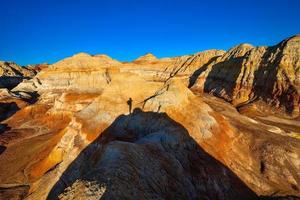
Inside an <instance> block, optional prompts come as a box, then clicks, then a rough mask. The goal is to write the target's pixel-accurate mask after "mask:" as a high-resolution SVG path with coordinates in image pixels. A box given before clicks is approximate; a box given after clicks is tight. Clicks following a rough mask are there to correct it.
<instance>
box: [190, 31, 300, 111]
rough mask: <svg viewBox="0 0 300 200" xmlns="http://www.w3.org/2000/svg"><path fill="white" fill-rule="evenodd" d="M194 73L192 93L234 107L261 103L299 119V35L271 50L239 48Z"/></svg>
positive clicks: (191, 86) (267, 48)
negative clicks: (221, 100) (206, 93)
mask: <svg viewBox="0 0 300 200" xmlns="http://www.w3.org/2000/svg"><path fill="white" fill-rule="evenodd" d="M198 71H200V72H201V73H200V72H199V73H195V74H194V75H192V76H191V80H190V85H189V87H190V88H191V89H192V90H193V91H197V92H208V93H212V94H214V95H216V96H218V97H221V98H223V99H225V100H226V101H229V102H231V103H232V104H233V105H235V106H241V105H245V104H249V103H255V102H257V101H258V102H259V101H263V102H265V103H267V104H269V105H271V106H272V107H276V108H279V109H281V110H282V111H283V112H285V113H288V114H289V115H292V116H299V104H300V98H299V92H300V84H299V80H300V36H294V37H291V38H288V39H286V40H284V41H282V42H281V43H279V44H278V45H275V46H272V47H253V46H251V45H248V44H243V45H239V46H237V47H234V48H232V49H230V50H229V51H228V52H226V53H225V54H224V55H223V56H222V57H219V58H217V59H216V60H215V61H213V62H212V63H209V64H208V65H207V64H205V65H203V66H202V67H200V68H199V69H198ZM195 79H196V80H195Z"/></svg>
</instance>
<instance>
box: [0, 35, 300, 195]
mask: <svg viewBox="0 0 300 200" xmlns="http://www.w3.org/2000/svg"><path fill="white" fill-rule="evenodd" d="M1 66H2V65H1ZM7 66H11V67H9V68H8V67H7ZM5 68H7V69H10V70H11V71H9V70H6V71H5V72H3V75H2V77H3V76H16V71H15V70H17V71H18V72H20V73H19V74H18V73H17V75H18V76H19V77H21V78H22V80H21V81H20V82H19V83H18V84H16V85H11V86H10V87H6V88H3V89H2V90H1V93H0V97H1V98H0V114H1V118H0V120H1V124H0V145H1V146H0V163H1V165H0V172H1V173H0V199H24V198H25V199H76V198H77V199H100V198H103V199H259V198H262V199H284V198H286V199H297V198H299V197H300V187H299V185H300V173H299V172H300V140H299V139H300V123H299V119H300V117H299V106H300V102H299V92H300V82H299V78H300V36H294V37H291V38H288V39H286V40H284V41H283V42H281V43H279V44H278V45H275V46H272V47H253V46H251V45H249V44H242V45H238V46H236V47H234V48H232V49H230V50H229V51H227V52H225V51H222V50H208V51H204V52H200V53H196V54H194V55H187V56H180V57H174V58H162V59H159V58H156V57H155V56H154V55H152V54H146V55H145V56H142V57H140V58H138V59H137V60H135V61H133V62H126V63H125V62H119V61H116V60H114V59H112V58H110V57H108V56H106V55H94V56H92V55H89V54H85V53H80V54H76V55H74V56H72V57H69V58H66V59H64V60H62V61H59V62H57V63H54V64H52V65H49V66H47V65H40V66H35V67H28V68H21V67H16V66H15V65H13V66H12V64H9V65H8V64H7V63H6V64H5ZM13 69H14V70H13ZM35 70H37V71H39V72H38V73H37V74H36V73H35ZM13 72H14V73H13ZM29 72H30V73H29ZM25 77H26V78H25ZM219 97H220V98H219Z"/></svg>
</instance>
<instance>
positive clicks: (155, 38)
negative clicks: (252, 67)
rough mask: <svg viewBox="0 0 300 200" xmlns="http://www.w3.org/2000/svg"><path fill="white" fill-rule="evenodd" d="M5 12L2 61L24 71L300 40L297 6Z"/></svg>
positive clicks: (108, 6)
mask: <svg viewBox="0 0 300 200" xmlns="http://www.w3.org/2000/svg"><path fill="white" fill-rule="evenodd" d="M0 9H1V11H0V27H1V29H0V60H6V61H15V62H17V63H18V64H21V65H26V64H35V63H45V62H47V63H53V62H56V61H58V60H60V59H62V58H65V57H67V56H71V55H73V54H75V53H78V52H87V53H90V54H102V53H104V54H108V55H109V56H111V57H113V58H115V59H118V60H121V61H130V60H133V59H135V58H136V57H138V56H140V55H143V54H145V53H147V52H151V53H153V54H154V55H156V56H158V57H166V56H176V55H184V54H192V53H195V52H199V51H203V50H206V49H212V48H215V49H225V50H227V49H228V48H230V47H232V46H234V45H236V44H239V43H251V44H253V45H273V44H276V43H278V42H280V41H281V40H282V39H284V38H286V37H289V36H292V35H295V34H300V1H299V0H247V1H242V0H228V1H216V0H208V1H201V0H181V1H179V0H123V1H121V0H102V1H101V0H98V1H96V0H26V1H25V0H1V1H0Z"/></svg>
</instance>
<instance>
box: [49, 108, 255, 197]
mask: <svg viewBox="0 0 300 200" xmlns="http://www.w3.org/2000/svg"><path fill="white" fill-rule="evenodd" d="M79 180H80V181H79ZM68 187H69V188H68ZM82 187H83V188H84V189H80V188H82ZM95 188H97V189H95ZM99 188H100V189H99ZM74 191H75V193H74ZM76 191H77V192H76ZM87 191H88V192H87ZM61 193H64V195H69V197H71V198H76V197H77V198H79V197H82V195H83V194H85V195H87V196H88V194H89V195H91V194H92V195H94V197H95V195H96V197H99V199H257V198H258V197H257V195H256V194H255V193H254V192H252V191H251V190H250V189H249V188H248V187H247V186H246V185H245V184H244V183H243V181H241V180H240V179H239V178H238V177H237V176H236V175H235V174H234V173H233V172H232V171H231V170H230V169H228V168H227V167H226V166H224V165H223V164H222V163H220V162H219V161H218V160H216V159H214V158H213V157H212V156H210V155H209V154H208V153H206V152H205V151H204V150H203V149H202V148H201V147H200V146H199V145H198V144H197V143H196V141H194V140H193V138H192V137H190V135H189V133H188V131H187V130H186V129H185V128H184V127H183V126H182V125H181V124H179V123H178V122H176V121H174V120H173V119H171V118H170V117H169V116H168V115H167V114H165V113H157V112H143V111H142V110H141V109H134V111H133V112H132V113H131V114H129V115H120V116H119V117H117V118H116V120H115V121H114V122H113V123H112V124H111V125H110V126H109V127H108V128H107V129H105V130H104V131H103V132H102V133H101V135H100V136H99V137H98V138H97V139H96V140H95V141H94V142H92V143H91V144H90V145H88V146H87V147H86V148H85V149H84V150H83V151H82V152H81V153H80V155H79V156H78V157H77V158H76V159H75V160H74V161H73V162H72V163H71V164H70V165H69V167H68V168H67V169H66V170H65V171H64V172H63V174H62V176H61V177H60V179H59V181H57V182H56V184H55V185H54V186H53V188H52V189H51V191H50V193H49V194H48V197H47V199H49V200H50V199H51V200H52V199H58V197H59V195H60V194H61ZM72 195H73V196H72ZM78 195H79V196H78ZM97 195H98V196H97ZM87 196H85V197H87Z"/></svg>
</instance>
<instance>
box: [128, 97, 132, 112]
mask: <svg viewBox="0 0 300 200" xmlns="http://www.w3.org/2000/svg"><path fill="white" fill-rule="evenodd" d="M127 105H128V107H129V114H131V109H132V99H131V97H130V98H129V99H128V101H127Z"/></svg>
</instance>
